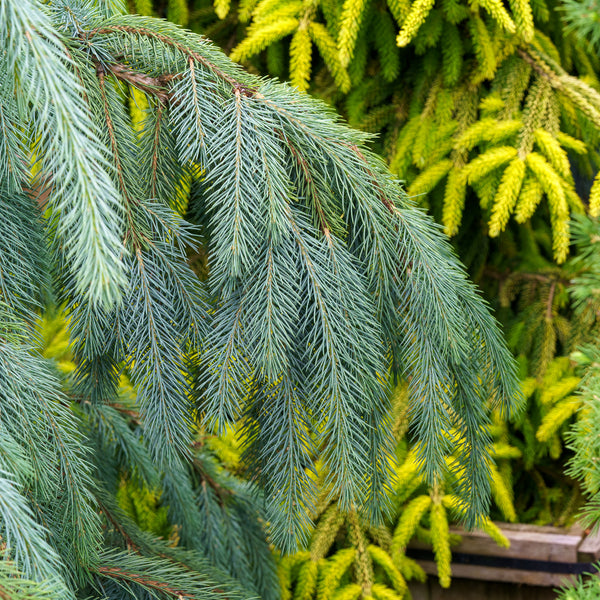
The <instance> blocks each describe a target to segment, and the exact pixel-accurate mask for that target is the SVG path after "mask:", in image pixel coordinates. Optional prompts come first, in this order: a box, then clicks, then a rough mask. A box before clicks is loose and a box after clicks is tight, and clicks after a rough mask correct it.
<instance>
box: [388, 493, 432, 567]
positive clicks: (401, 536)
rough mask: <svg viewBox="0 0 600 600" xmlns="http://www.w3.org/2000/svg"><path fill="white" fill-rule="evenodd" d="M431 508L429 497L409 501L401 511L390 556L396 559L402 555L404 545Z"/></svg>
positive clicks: (419, 497) (424, 496)
mask: <svg viewBox="0 0 600 600" xmlns="http://www.w3.org/2000/svg"><path fill="white" fill-rule="evenodd" d="M430 506H431V497H430V496H429V495H423V496H417V497H416V498H414V499H413V500H411V501H410V502H409V503H408V504H407V505H406V506H405V507H404V509H403V510H402V513H401V515H400V519H399V520H398V524H397V525H396V529H395V530H394V537H393V541H392V547H391V551H392V556H393V557H394V558H396V557H397V556H398V555H400V554H402V553H403V552H404V550H405V548H406V545H407V544H408V542H409V541H410V539H411V538H412V537H413V535H414V534H415V531H416V529H417V527H418V525H419V523H420V522H421V519H422V518H423V515H424V514H425V512H427V510H429V508H430Z"/></svg>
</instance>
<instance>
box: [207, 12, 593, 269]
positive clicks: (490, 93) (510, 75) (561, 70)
mask: <svg viewBox="0 0 600 600" xmlns="http://www.w3.org/2000/svg"><path fill="white" fill-rule="evenodd" d="M594 2H595V0H591V1H590V2H588V4H589V5H590V6H592V8H590V9H589V10H592V9H593V4H594ZM199 4H207V2H206V1H205V2H202V0H200V2H199ZM571 4H573V6H579V4H580V3H579V2H577V1H576V0H573V1H572V2H571ZM560 6H561V5H560V3H559V2H558V1H557V0H510V1H509V2H504V3H503V2H500V1H498V0H485V1H484V0H481V1H479V2H463V1H459V0H438V1H437V2H434V0H415V1H414V2H409V1H408V0H385V1H384V0H381V1H373V2H365V1H364V0H305V1H299V0H298V1H294V2H288V1H287V0H241V1H240V2H239V4H232V5H231V9H230V10H231V12H230V13H229V16H227V17H224V11H223V10H221V11H217V14H218V15H219V17H220V18H222V19H223V18H224V21H223V22H222V23H221V24H215V23H211V22H210V20H209V19H208V18H207V17H206V15H205V13H203V12H202V11H199V12H198V17H197V19H198V23H199V24H200V25H203V26H206V25H208V28H207V31H209V32H211V33H212V32H214V33H215V34H217V35H222V36H225V35H226V36H227V37H226V38H225V37H224V38H223V39H224V40H227V43H228V44H229V43H230V42H229V39H230V38H231V37H232V36H233V39H236V38H235V34H236V33H237V31H236V30H235V29H234V28H233V26H232V22H235V21H236V19H237V20H238V21H239V22H241V23H243V24H246V29H245V30H244V31H243V33H242V34H241V35H238V38H237V39H238V41H239V43H238V44H237V45H235V47H234V48H233V49H232V52H231V56H232V57H233V58H234V59H235V60H242V61H248V62H252V63H253V64H254V65H255V66H256V67H257V68H259V69H260V70H261V71H262V72H269V73H272V74H274V75H277V76H279V77H281V78H285V79H289V81H291V83H292V84H293V85H296V86H298V87H299V88H300V89H310V90H311V92H313V93H316V94H318V95H320V96H322V97H325V98H326V99H328V100H329V101H331V102H333V103H335V104H336V105H337V106H338V107H339V108H340V109H341V110H342V111H343V112H344V113H345V114H346V115H347V117H348V119H349V121H350V123H351V124H353V125H355V126H357V127H360V128H361V129H364V130H365V131H369V132H377V133H381V142H380V143H379V149H380V150H381V151H382V153H383V154H384V155H385V156H386V158H387V159H388V161H389V163H390V166H391V170H392V171H393V172H394V173H395V174H396V175H397V176H398V177H399V178H400V179H404V180H406V181H407V183H408V192H409V195H411V196H419V197H420V201H421V202H422V203H423V204H424V205H428V206H429V207H430V208H431V209H432V210H433V212H434V214H435V216H436V218H438V220H439V221H441V222H442V223H443V225H444V229H445V231H446V233H447V234H448V235H450V236H454V235H456V234H457V233H458V232H459V230H460V227H461V224H462V221H463V214H464V211H465V207H466V206H467V207H469V206H470V207H472V208H471V209H469V210H475V211H477V212H479V213H480V214H481V216H482V220H483V221H484V222H486V224H487V228H486V229H487V234H488V235H489V236H490V237H498V236H499V235H500V234H501V233H502V232H503V231H504V230H505V229H506V227H507V225H508V224H509V222H511V221H512V220H514V221H516V223H519V224H522V223H526V222H528V221H529V220H530V219H531V217H532V215H533V214H534V213H535V212H536V210H539V211H540V212H541V211H543V213H544V214H545V215H546V219H547V220H548V221H549V222H550V223H551V225H552V232H553V254H554V258H555V260H556V261H557V262H558V263H562V262H564V261H565V259H566V256H567V253H568V247H569V217H570V215H571V214H573V213H580V212H583V210H584V206H583V203H582V201H581V199H580V197H579V196H578V194H577V192H576V188H575V184H574V179H573V173H572V167H571V163H572V162H573V161H575V162H576V163H578V164H579V169H580V170H582V171H583V172H585V173H586V175H587V176H589V177H591V176H593V174H595V172H596V171H597V169H598V166H600V162H599V158H600V157H599V156H598V155H597V152H596V147H597V131H598V126H599V125H600V95H599V89H600V88H599V85H598V71H599V66H600V65H599V63H598V58H597V56H595V55H594V54H591V53H588V52H587V51H586V47H585V45H584V44H582V42H581V39H578V37H577V36H576V35H573V33H572V32H570V31H565V28H564V26H563V25H562V22H561V20H560V16H559V15H560V10H561V8H560ZM236 8H237V13H236V12H235V10H236ZM573 10H576V9H573ZM579 12H580V13H581V14H584V15H588V14H589V11H587V12H586V10H585V8H581V9H579ZM592 14H594V13H592ZM583 19H585V17H583ZM228 20H229V21H228ZM580 20H581V19H580ZM228 22H229V25H228V26H227V23H228ZM586 31H587V29H586ZM232 32H233V33H232ZM301 57H303V58H302V59H300V58H301ZM599 199H600V184H598V185H597V190H595V193H592V197H591V198H590V211H591V213H592V214H593V215H597V214H598V212H599V211H600V201H599ZM539 207H542V208H539Z"/></svg>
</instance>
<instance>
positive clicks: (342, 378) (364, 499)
mask: <svg viewBox="0 0 600 600" xmlns="http://www.w3.org/2000/svg"><path fill="white" fill-rule="evenodd" d="M116 8H117V9H118V7H116ZM116 8H115V7H112V6H111V5H109V4H104V3H92V2H76V1H73V0H56V1H54V2H52V3H51V4H50V5H45V4H42V3H40V2H37V1H36V0H25V1H22V0H18V1H17V0H5V1H4V2H3V3H2V4H1V8H0V11H1V17H2V19H1V23H2V25H1V26H0V44H1V48H2V52H0V73H2V74H3V75H2V77H3V80H2V87H1V88H0V93H1V94H2V103H0V104H1V108H0V116H1V118H2V123H3V126H2V127H0V205H1V208H2V210H0V230H1V232H2V235H0V273H1V275H2V277H1V287H0V290H1V294H2V302H3V305H2V307H3V311H4V312H5V314H6V317H5V318H3V319H2V322H3V323H5V324H6V325H5V326H4V327H3V330H2V339H1V340H0V341H1V344H0V397H1V399H2V405H3V410H2V412H1V414H0V436H1V437H2V444H1V447H2V452H0V486H1V487H2V493H1V494H0V497H1V498H2V502H1V503H0V528H1V531H0V536H1V537H2V540H3V541H4V542H5V543H6V545H7V558H10V559H11V560H13V561H14V565H15V568H16V569H18V570H19V572H22V573H23V575H24V577H26V578H28V579H32V580H35V581H40V582H49V583H48V585H53V586H60V587H61V589H62V590H63V591H62V592H61V594H62V597H65V598H68V597H74V594H75V593H76V592H78V591H83V592H84V593H92V591H93V593H102V594H103V597H108V598H115V599H116V598H130V597H135V594H137V593H142V590H145V593H148V594H151V595H152V594H154V595H155V596H157V597H175V598H177V597H186V598H215V597H219V596H222V595H223V594H224V595H226V596H227V597H228V598H235V597H237V596H238V594H242V595H246V596H247V595H253V594H256V593H261V594H262V595H263V596H264V597H265V598H270V597H272V594H275V593H276V592H275V591H274V590H275V586H274V585H273V576H274V573H273V570H272V568H271V566H272V563H271V562H270V560H269V558H268V553H267V552H268V551H267V548H266V544H265V543H264V537H263V535H264V534H263V532H262V530H261V526H260V524H259V516H258V514H257V509H256V504H255V502H253V500H252V498H253V497H255V496H253V495H254V494H256V489H255V487H254V486H253V485H251V484H247V483H243V482H240V481H239V480H237V479H234V478H232V477H231V476H229V475H228V474H227V473H226V472H224V470H223V468H222V467H221V466H219V465H218V464H217V463H216V462H215V459H214V457H213V456H211V454H210V453H209V452H207V451H205V450H204V444H205V438H206V436H207V435H210V434H212V433H220V432H223V431H224V430H225V429H226V427H227V426H228V425H237V426H238V428H239V430H240V431H241V435H242V443H243V449H244V463H245V465H246V468H247V472H249V473H250V474H251V475H252V477H253V478H254V480H255V482H256V483H257V484H258V485H259V486H260V488H261V489H262V493H263V494H264V503H265V510H266V514H265V517H264V519H265V521H268V522H269V535H270V539H271V541H272V542H273V543H274V544H275V545H276V546H277V547H279V548H281V549H282V550H284V551H289V550H292V549H294V548H295V547H296V544H297V543H298V542H300V543H304V541H305V540H306V537H307V533H308V531H309V529H310V527H311V523H310V519H309V517H308V516H307V515H308V513H309V510H310V509H311V507H312V506H313V505H314V503H315V501H316V490H315V484H314V478H313V468H312V465H313V464H314V462H315V461H316V460H317V459H319V460H320V461H321V463H322V465H323V470H324V473H325V479H324V485H325V486H326V488H328V489H330V490H331V493H332V494H335V495H336V497H337V498H338V503H339V507H340V509H341V510H343V511H358V512H357V513H354V512H351V514H357V515H358V514H360V515H361V518H366V519H369V520H371V521H374V522H376V521H377V520H380V519H381V518H382V516H383V515H384V514H385V513H386V511H387V504H388V500H387V494H388V491H389V489H390V477H391V464H390V463H391V455H392V452H393V443H394V441H393V437H392V434H391V427H390V416H389V415H390V410H389V409H390V400H389V396H390V393H389V389H388V380H389V378H390V377H393V378H399V377H404V378H407V379H408V380H409V381H410V393H411V412H412V420H413V427H414V431H415V437H416V439H417V440H418V443H419V446H418V460H419V463H420V469H421V470H422V471H424V472H425V474H426V477H427V479H428V481H430V482H435V481H437V480H439V479H440V478H441V477H442V476H443V475H444V473H445V472H446V471H447V470H448V469H449V468H450V469H451V470H454V471H455V474H456V475H457V481H458V483H457V485H456V489H455V490H454V491H455V493H456V494H457V496H458V498H459V500H458V501H457V502H458V503H459V504H460V507H461V508H460V509H461V511H462V512H464V515H465V521H466V522H467V524H469V525H472V524H474V523H476V522H478V521H480V519H481V515H482V513H483V512H484V511H485V510H486V506H487V503H488V496H489V482H488V467H487V465H488V462H489V456H488V455H489V446H490V440H489V438H488V435H487V434H486V429H485V428H486V425H487V422H488V417H487V414H488V410H489V408H490V407H498V408H499V409H500V410H502V411H505V412H508V411H511V410H513V409H514V407H515V401H516V396H517V393H516V391H515V390H516V380H515V374H514V369H513V365H512V361H511V358H510V355H509V354H508V351H507V350H506V349H505V347H504V344H503V342H502V338H501V336H500V333H499V331H498V328H497V326H496V323H495V322H494V320H493V319H492V318H491V316H490V315H489V313H488V311H487V308H486V307H485V306H484V304H483V302H482V301H481V300H480V298H479V297H478V296H477V294H476V292H475V289H474V287H473V286H472V285H471V284H469V283H468V281H467V280H466V278H465V274H464V272H463V270H462V268H461V266H460V264H459V262H458V260H457V259H456V257H455V256H454V254H453V252H452V250H451V248H450V246H449V244H448V243H447V242H446V241H445V240H444V239H443V237H442V235H441V234H440V232H439V231H438V230H437V228H436V227H435V226H434V225H433V223H432V221H431V220H429V219H428V218H427V217H425V216H424V214H423V213H422V212H420V211H419V210H417V209H415V208H414V207H413V206H412V205H410V204H409V203H408V201H407V199H406V195H405V194H404V192H403V191H402V188H401V187H400V185H399V183H398V182H397V181H396V180H395V179H394V178H393V177H392V176H391V175H390V174H389V172H388V171H387V169H386V168H385V166H384V165H383V164H382V162H381V161H379V160H378V159H377V158H376V157H375V156H374V155H373V154H371V153H370V152H369V151H368V150H366V148H365V141H366V136H365V135H364V134H361V133H358V132H356V131H353V130H351V129H349V128H347V127H345V126H344V125H342V124H340V123H339V122H338V120H337V119H336V117H335V115H334V114H332V113H331V112H330V111H329V110H328V109H327V108H326V107H325V106H324V105H323V104H321V103H320V102H317V101H314V100H311V99H310V98H308V97H307V96H305V95H303V94H299V93H298V92H296V91H295V90H293V89H290V88H289V87H287V86H285V85H281V84H277V83H273V82H269V81H266V80H262V79H259V78H256V77H254V76H250V75H248V74H246V73H244V72H243V71H242V70H241V69H240V68H238V67H237V66H236V65H235V64H233V63H232V62H231V61H230V60H229V59H227V58H226V57H225V56H224V55H223V54H222V53H221V52H220V51H218V50H217V49H215V48H214V47H213V46H212V45H211V44H210V43H208V42H207V41H206V40H205V39H203V38H201V37H199V36H197V35H194V34H191V33H189V32H187V31H184V30H181V29H179V28H177V27H176V26H174V25H171V24H169V23H166V22H163V21H159V20H156V19H152V18H145V17H132V16H125V15H121V14H118V10H117V9H116ZM223 10H225V8H223ZM133 89H136V90H137V92H138V97H140V96H139V94H141V97H143V98H144V99H145V105H146V110H145V113H144V120H143V124H142V126H141V128H138V127H135V126H134V125H133V124H132V120H131V118H130V113H129V110H128V103H129V98H130V97H131V93H132V90H133ZM185 182H187V184H186V183H185ZM186 185H187V186H188V187H189V189H190V192H189V194H187V193H186V192H185V191H182V190H184V189H185V186H186ZM32 190H33V191H32ZM188 196H189V197H188ZM30 197H33V198H34V200H30ZM192 223H193V224H192ZM44 240H47V242H48V243H47V245H48V249H47V251H45V250H43V249H44V248H45V245H46V244H45V242H44ZM195 248H196V249H197V250H196V251H197V253H198V254H199V255H200V256H204V257H205V258H206V260H207V262H208V276H207V277H206V279H205V280H201V279H199V278H198V276H197V275H196V273H195V272H194V271H193V270H192V269H191V268H190V266H189V265H188V262H187V258H188V256H189V255H190V254H191V253H192V252H193V251H194V249H195ZM16 252H18V253H19V259H20V260H19V262H17V261H16V260H15V255H16ZM21 257H22V258H21ZM49 272H52V273H53V276H54V282H53V283H52V284H51V282H50V281H49V278H48V277H47V273H49ZM52 291H53V292H54V293H55V294H56V296H57V297H58V299H59V300H60V302H61V303H62V304H64V306H65V307H66V313H67V316H68V319H69V332H70V338H71V340H72V352H73V356H74V360H75V363H76V365H77V368H76V371H75V373H74V374H73V375H72V376H70V377H67V378H66V380H65V381H62V380H61V378H59V377H58V376H57V373H56V371H55V370H54V369H53V368H52V366H51V365H50V364H48V363H47V362H46V361H45V360H44V359H42V358H41V357H40V356H39V352H38V351H37V350H36V349H35V348H34V347H32V345H31V344H26V343H25V340H24V339H23V337H25V335H24V333H23V332H24V331H27V332H29V331H30V330H31V329H32V328H33V326H34V323H35V320H36V317H35V315H34V312H33V311H35V310H37V309H39V308H42V307H44V306H45V305H46V303H47V302H48V300H47V298H48V297H49V296H50V295H51V293H52ZM11 323H14V326H13V325H10V324H11ZM9 325H10V326H9ZM29 337H30V336H29ZM123 374H125V375H127V377H128V379H129V380H130V381H131V384H132V385H133V386H134V390H135V393H134V394H132V393H131V392H127V391H126V390H125V391H124V390H123V389H122V387H123V386H122V385H120V383H121V384H122V377H121V375H123ZM61 387H62V389H61ZM452 446H453V447H454V448H453V449H454V457H455V460H454V461H453V463H452V465H450V466H448V465H447V463H446V461H445V457H446V454H447V452H448V450H449V449H450V448H451V447H452ZM125 476H127V477H128V478H129V479H132V480H133V481H137V482H138V483H139V485H140V486H145V487H146V488H148V489H149V490H155V489H156V488H160V493H161V501H162V502H163V504H164V505H165V506H167V507H168V518H169V521H170V523H171V524H172V525H177V529H176V531H177V536H178V538H179V540H180V545H181V546H182V548H181V549H179V548H177V549H174V548H172V547H170V546H169V545H168V544H166V543H164V542H161V541H159V540H156V539H153V538H152V537H151V536H150V535H149V534H143V533H142V532H140V531H139V530H137V528H136V526H135V525H134V524H133V523H131V522H130V521H129V520H128V519H127V517H126V516H125V515H124V514H123V513H122V511H121V510H120V508H119V507H118V506H117V504H116V502H115V500H114V498H115V494H116V491H117V489H118V487H119V482H120V481H121V480H122V478H123V477H125ZM6 498H10V499H11V501H10V502H8V501H5V499H6ZM357 518H358V517H357ZM16 523H18V524H19V527H16V526H15V524H16ZM242 530H243V533H240V532H242ZM236 535H237V537H238V538H243V539H244V544H241V545H240V544H236V545H228V544H229V542H228V541H227V540H230V539H231V538H232V537H233V538H236ZM198 551H199V552H201V553H202V554H203V555H204V556H205V557H206V558H200V557H199V554H197V552H198ZM259 552H263V556H262V558H260V555H259V554H257V553H259ZM365 552H366V550H365ZM256 556H259V558H256ZM40 557H43V558H40ZM373 560H376V557H374V558H373ZM209 563H212V565H213V566H211V565H210V564H209ZM214 565H216V567H217V568H219V569H222V570H227V571H228V572H229V574H230V575H232V576H233V577H235V578H237V579H238V580H239V581H240V582H241V583H242V584H243V585H244V586H245V587H246V591H238V588H237V587H236V585H235V584H233V583H227V578H226V577H225V576H224V575H223V574H222V572H221V571H218V570H216V569H215V567H214ZM186 569H187V570H186ZM217 584H218V585H217ZM2 585H4V584H3V583H2V581H0V586H2ZM23 585H25V584H23ZM0 589H1V588H0ZM23 589H25V588H23Z"/></svg>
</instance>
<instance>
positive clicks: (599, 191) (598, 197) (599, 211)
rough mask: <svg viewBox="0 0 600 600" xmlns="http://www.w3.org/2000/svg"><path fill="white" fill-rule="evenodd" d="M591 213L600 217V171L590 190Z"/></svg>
mask: <svg viewBox="0 0 600 600" xmlns="http://www.w3.org/2000/svg"><path fill="white" fill-rule="evenodd" d="M590 215H591V216H592V217H600V173H599V174H598V175H596V178H595V179H594V184H593V185H592V191H591V192H590Z"/></svg>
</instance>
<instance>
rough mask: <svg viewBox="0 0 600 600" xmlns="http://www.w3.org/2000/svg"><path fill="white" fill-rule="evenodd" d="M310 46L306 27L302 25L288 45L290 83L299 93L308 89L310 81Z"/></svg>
mask: <svg viewBox="0 0 600 600" xmlns="http://www.w3.org/2000/svg"><path fill="white" fill-rule="evenodd" d="M311 46H312V44H311V38H310V34H309V32H308V29H307V26H306V24H305V23H302V24H301V25H300V27H298V29H297V30H296V33H294V35H293V37H292V43H291V44H290V82H291V84H292V85H295V86H296V87H297V88H298V89H299V90H301V91H306V90H307V89H308V84H309V81H310V66H311Z"/></svg>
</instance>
